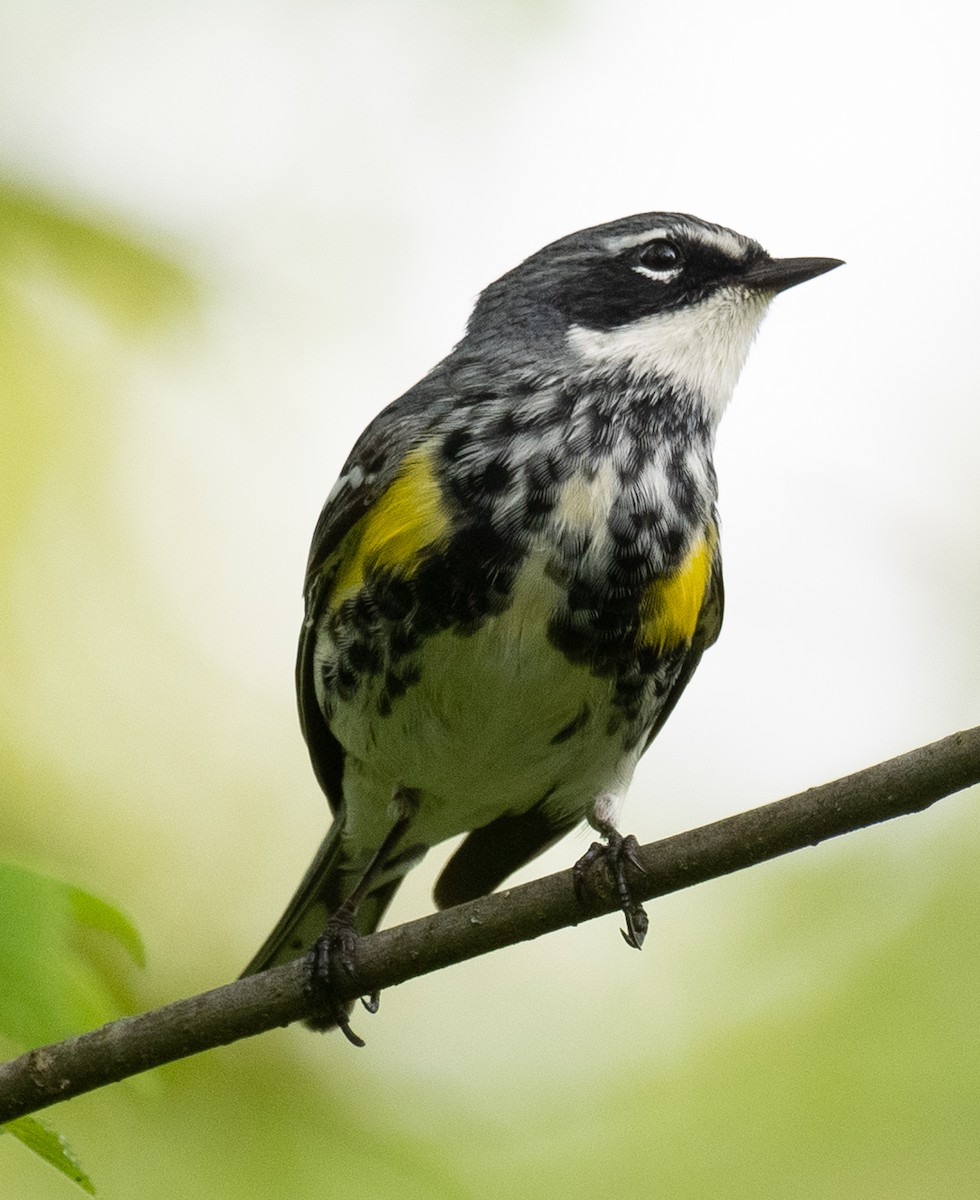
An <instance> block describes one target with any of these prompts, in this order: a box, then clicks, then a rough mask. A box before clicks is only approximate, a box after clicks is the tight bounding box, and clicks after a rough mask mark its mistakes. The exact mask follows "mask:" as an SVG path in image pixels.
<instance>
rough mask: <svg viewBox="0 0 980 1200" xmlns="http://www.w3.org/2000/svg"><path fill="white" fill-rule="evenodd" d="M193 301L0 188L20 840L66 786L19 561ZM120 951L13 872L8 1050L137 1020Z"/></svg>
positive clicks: (47, 1155) (100, 464)
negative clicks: (49, 741) (17, 626)
mask: <svg viewBox="0 0 980 1200" xmlns="http://www.w3.org/2000/svg"><path fill="white" fill-rule="evenodd" d="M192 295H193V289H192V287H191V284H190V281H189V277H188V276H187V275H186V273H185V272H184V271H183V270H182V269H181V268H180V267H178V266H177V265H175V264H174V263H173V262H172V261H171V260H170V259H169V258H168V257H167V256H166V255H164V254H160V253H158V252H157V251H155V250H153V249H150V248H148V247H147V246H146V245H144V244H143V243H142V242H141V241H140V240H139V239H137V238H136V237H134V236H132V235H131V234H130V233H128V232H127V231H125V230H123V229H122V228H121V227H119V225H118V224H117V223H116V222H114V221H112V220H110V219H106V218H105V217H104V216H101V215H100V216H97V217H86V216H83V215H79V214H78V213H72V212H69V211H67V210H66V208H64V207H63V206H60V205H57V204H54V203H51V202H50V201H48V200H47V199H45V198H44V197H42V196H39V195H36V194H32V193H30V192H28V191H27V190H25V189H23V188H18V187H13V186H10V185H8V184H3V183H0V479H2V481H3V501H2V504H0V585H2V587H0V627H3V628H5V629H6V637H5V638H4V642H3V645H2V646H0V666H2V667H3V668H4V670H3V676H4V677H5V678H4V684H5V686H4V687H2V688H0V715H4V716H7V717H8V719H6V720H4V732H3V736H2V737H0V780H2V787H3V793H4V794H3V803H4V806H5V810H6V812H7V814H8V824H7V828H6V830H5V832H6V833H7V834H8V835H10V834H11V833H12V832H13V829H15V828H16V823H15V822H14V823H13V829H12V828H11V820H10V818H12V817H13V816H14V814H16V813H18V812H21V813H30V814H32V816H33V819H34V820H35V822H43V821H44V820H45V819H47V816H48V814H49V813H50V807H49V805H50V792H51V789H52V784H53V782H54V781H52V780H51V779H49V778H47V777H46V776H47V771H46V765H45V764H43V763H38V762H35V761H33V755H31V754H30V752H29V751H28V752H26V753H25V749H24V747H22V746H20V745H18V744H17V743H16V740H15V738H14V737H13V736H12V734H11V727H12V726H13V724H14V722H13V721H11V720H10V719H9V714H12V713H16V712H17V710H18V707H19V706H21V705H23V703H24V700H25V697H24V695H23V690H22V687H21V686H19V685H20V684H22V681H23V680H24V679H25V678H29V677H30V674H31V667H30V662H29V660H24V659H23V658H22V656H21V649H22V648H21V647H19V646H17V645H16V642H15V640H14V638H13V636H12V632H11V631H12V626H13V624H14V623H13V622H11V621H9V620H7V612H6V606H7V605H8V603H9V602H10V600H9V598H10V596H11V595H12V594H13V593H14V591H15V588H13V587H12V586H11V585H10V579H11V578H13V577H14V576H15V573H16V570H17V566H18V561H19V559H18V552H19V551H21V550H22V548H23V545H24V544H26V543H25V539H26V538H27V537H28V534H29V530H30V526H31V522H32V520H33V519H34V513H35V508H36V502H37V499H38V497H39V496H41V495H43V494H44V490H45V488H46V487H47V486H48V484H49V481H50V479H51V477H52V474H53V473H54V472H55V471H56V470H57V467H58V464H59V461H60V458H61V456H62V455H63V453H64V449H65V447H66V446H75V447H76V448H81V453H79V454H78V456H77V461H78V462H80V463H81V464H83V468H84V469H83V471H82V472H80V480H81V481H82V483H83V486H84V480H85V479H98V478H99V477H100V475H101V474H102V473H103V472H104V464H105V461H106V452H107V446H106V444H105V442H104V440H103V435H102V433H101V432H100V431H101V429H102V428H103V417H104V415H105V414H106V413H107V412H108V411H109V410H110V409H111V408H112V404H113V398H114V390H115V387H116V384H117V379H118V372H119V368H120V365H121V363H122V362H123V361H124V357H125V348H126V346H127V345H128V344H130V343H131V341H132V339H133V338H134V337H137V336H138V337H140V338H143V339H145V338H146V337H147V336H148V335H150V334H151V333H153V332H154V331H155V330H157V329H159V328H161V327H162V325H163V324H164V323H165V322H168V321H170V320H171V319H172V318H173V316H174V315H175V314H176V313H178V312H182V311H185V310H186V308H187V305H188V302H189V301H190V300H191V298H192ZM18 798H19V799H20V801H21V804H20V805H18V803H17V801H18ZM120 948H121V949H122V951H123V952H124V953H125V955H127V956H128V957H129V958H130V959H132V960H134V961H135V962H136V963H138V964H140V965H142V963H143V946H142V943H141V941H140V937H139V934H138V933H137V932H136V929H135V928H134V927H133V925H132V924H131V922H130V921H129V920H128V919H127V918H126V917H125V916H124V915H123V914H122V913H121V912H119V910H118V909H116V908H114V907H113V906H112V905H110V904H108V903H106V901H104V900H102V899H100V898H99V897H97V896H95V895H93V894H91V893H90V892H88V891H85V890H83V889H82V888H78V887H74V886H72V885H70V884H66V883H63V882H61V881H60V880H57V879H54V878H51V877H49V876H47V875H44V874H40V873H38V872H36V871H32V870H29V869H27V868H26V867H22V866H14V865H11V864H2V863H0V980H2V987H0V1035H2V1036H3V1037H4V1038H5V1039H7V1040H9V1042H10V1043H11V1044H12V1045H14V1046H17V1047H19V1048H22V1049H23V1048H26V1047H30V1046H36V1045H40V1044H44V1043H47V1042H51V1041H57V1040H59V1039H61V1038H64V1037H66V1036H69V1035H71V1034H73V1033H77V1032H78V1031H79V1030H82V1029H87V1028H91V1027H92V1026H95V1025H99V1024H102V1023H103V1022H105V1021H108V1020H111V1019H113V1018H114V1017H116V1016H118V1015H119V1013H120V1010H121V1009H125V1008H127V1007H129V1006H130V1000H129V996H128V986H127V983H126V974H127V973H126V972H125V971H124V970H123V969H122V960H121V958H120V954H119V949H120ZM5 1128H6V1129H7V1131H8V1132H10V1133H12V1134H13V1135H14V1136H15V1137H16V1138H17V1139H18V1140H19V1141H21V1142H22V1143H23V1144H25V1145H26V1146H28V1147H29V1148H30V1149H31V1150H32V1151H33V1152H34V1153H35V1154H38V1155H39V1156H40V1157H41V1158H43V1159H44V1160H45V1161H47V1162H49V1163H50V1164H51V1165H53V1166H55V1167H57V1168H58V1170H60V1171H62V1172H63V1173H64V1174H66V1175H67V1176H68V1177H69V1178H71V1179H73V1180H75V1182H77V1183H78V1184H79V1185H80V1186H81V1187H83V1188H84V1189H85V1190H86V1191H89V1192H91V1191H92V1190H93V1188H92V1185H91V1182H90V1180H89V1179H88V1177H87V1175H85V1173H84V1172H83V1171H81V1169H80V1168H79V1167H78V1164H77V1163H76V1162H75V1160H74V1157H73V1156H72V1154H71V1153H70V1151H68V1149H67V1148H66V1146H65V1145H64V1143H63V1141H62V1139H61V1138H60V1136H59V1135H58V1134H56V1133H54V1132H52V1131H50V1130H48V1129H47V1128H45V1127H44V1126H43V1125H42V1124H40V1122H38V1121H35V1120H33V1119H30V1118H26V1119H24V1120H21V1121H16V1122H13V1123H11V1124H10V1125H8V1126H6V1127H5ZM4 1190H5V1189H4Z"/></svg>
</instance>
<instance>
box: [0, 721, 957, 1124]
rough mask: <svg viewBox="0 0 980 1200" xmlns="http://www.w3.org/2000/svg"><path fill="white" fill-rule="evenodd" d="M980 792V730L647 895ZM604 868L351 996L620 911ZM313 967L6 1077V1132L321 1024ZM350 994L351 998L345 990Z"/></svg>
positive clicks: (474, 912) (391, 949)
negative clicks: (158, 1071) (209, 1054)
mask: <svg viewBox="0 0 980 1200" xmlns="http://www.w3.org/2000/svg"><path fill="white" fill-rule="evenodd" d="M978 782H980V726H978V727H976V728H974V729H971V730H967V731H965V732H963V733H956V734H953V735H952V736H950V737H947V738H944V739H942V740H941V741H938V742H933V743H932V744H931V745H928V746H923V747H921V748H920V749H918V750H912V751H910V752H909V753H908V754H903V755H900V756H899V757H898V758H892V759H889V760H888V761H887V762H883V763H879V764H878V765H877V766H874V767H869V768H867V769H866V770H863V771H858V772H857V773H856V774H854V775H848V776H845V777H844V778H842V779H838V780H835V781H834V782H833V783H828V784H824V785H823V786H821V787H815V788H810V789H809V790H808V791H805V792H800V793H798V794H797V795H795V796H789V797H787V798H786V799H784V800H778V801H776V802H775V803H773V804H767V805H764V806H762V807H761V808H755V809H752V810H750V811H749V812H744V813H739V814H738V815H736V816H733V817H726V818H725V819H724V820H721V821H715V822H713V823H712V824H710V825H704V826H702V827H701V828H699V829H693V830H690V831H689V832H687V833H682V834H678V835H677V836H675V837H670V838H666V839H664V840H663V841H660V842H655V843H652V844H651V845H648V846H643V847H641V850H640V862H641V865H642V870H638V871H637V872H635V874H634V877H633V878H632V879H631V884H632V886H633V889H634V895H636V896H637V898H642V899H644V900H652V899H655V898H656V897H658V896H664V895H666V894H667V893H669V892H674V891H680V890H681V889H682V888H685V887H690V886H691V885H692V884H695V883H702V882H704V881H705V880H708V879H714V878H717V877H719V876H721V875H727V874H730V873H731V872H733V871H739V870H741V869H742V868H744V867H749V866H753V865H755V864H756V863H761V862H766V861H767V860H769V859H772V858H777V857H779V856H780V855H782V854H788V853H789V852H790V851H793V850H799V849H802V848H804V847H806V846H815V845H817V844H818V843H819V842H822V841H825V840H826V839H828V838H831V837H837V836H839V835H841V834H844V833H850V832H852V831H853V830H856V829H861V828H863V827H865V826H868V825H873V824H876V823H878V822H881V821H887V820H890V819H891V818H893V817H898V816H902V815H905V814H908V813H913V812H919V811H921V810H922V809H925V808H928V807H929V806H930V805H931V804H933V803H935V801H937V800H940V799H942V798H943V797H944V796H948V795H950V794H951V793H953V792H956V791H959V790H960V789H962V788H965V787H969V786H971V785H972V784H975V783H978ZM616 908H617V902H616V899H615V896H614V894H613V891H612V888H611V887H610V886H609V880H608V878H607V877H606V875H605V872H604V871H603V870H600V871H599V872H597V875H596V892H595V897H594V901H591V902H590V903H589V905H588V907H583V905H582V904H581V903H580V902H579V900H578V899H577V898H576V894H575V889H574V887H573V884H572V872H571V871H570V870H567V871H560V872H559V873H558V874H556V875H550V876H547V877H546V878H544V879H538V880H535V881H534V882H533V883H528V884H524V885H522V886H521V887H514V888H510V889H508V890H506V891H503V892H497V893H495V894H494V895H492V896H487V897H484V898H483V899H480V900H475V901H472V902H471V903H469V904H462V905H459V906H458V907H457V908H451V909H447V910H445V911H444V912H441V913H435V914H433V915H431V916H428V917H424V918H422V919H421V920H417V921H412V922H409V923H408V924H405V925H399V926H397V927H395V928H393V929H385V930H382V931H381V932H379V933H375V934H372V935H371V936H370V937H366V938H363V939H362V940H361V941H360V943H359V945H358V948H357V954H356V964H355V966H356V969H355V972H354V974H353V976H352V977H351V980H350V985H349V987H347V988H345V989H343V994H344V995H346V997H348V998H351V999H353V998H355V997H357V996H359V995H365V994H367V993H369V992H372V991H375V990H380V989H383V988H389V987H393V986H394V985H395V984H399V983H404V982H405V981H406V980H408V979H413V978H415V977H417V976H420V975H425V974H428V973H429V972H430V971H437V970H440V969H441V968H442V967H447V966H450V965H452V964H453V963H457V962H462V961H464V960H465V959H469V958H475V957H476V956H477V955H480V954H487V953H488V952H489V951H491V950H497V949H500V948H501V947H503V946H509V945H513V944H515V943H517V942H521V941H527V940H529V939H531V938H536V937H540V936H541V935H542V934H544V933H550V932H552V931H553V930H556V929H561V928H563V927H564V926H567V925H577V924H578V923H579V922H581V921H584V920H589V919H591V918H593V917H597V916H601V915H603V914H605V913H610V912H613V911H615V910H616ZM306 974H307V962H306V959H305V958H304V959H298V960H297V961H295V962H292V963H287V964H286V965H284V966H280V967H275V968H273V969H272V970H270V971H266V972H264V973H263V974H261V975H254V976H251V977H249V978H247V979H239V980H236V981H235V982H234V983H229V984H225V985H224V986H223V987H219V988H215V989H214V990H213V991H209V992H204V993H202V994H201V995H199V996H192V997H190V998H188V999H185V1000H178V1001H176V1002H175V1003H173V1004H168V1005H166V1006H165V1007H163V1008H159V1009H155V1010H153V1011H152V1012H148V1013H143V1014H142V1015H140V1016H137V1017H125V1018H123V1019H122V1020H118V1021H113V1022H112V1023H111V1024H109V1025H104V1026H103V1027H102V1028H101V1029H97V1030H94V1031H93V1032H92V1033H84V1034H81V1035H79V1036H78V1037H73V1038H69V1039H67V1040H66V1041H64V1042H59V1043H57V1044H56V1045H52V1046H44V1047H42V1048H40V1049H37V1050H31V1051H29V1052H28V1053H27V1054H23V1055H21V1056H20V1057H19V1058H16V1059H13V1060H12V1061H11V1062H8V1063H6V1064H4V1065H2V1066H0V1123H3V1122H5V1121H9V1120H12V1119H13V1118H15V1117H19V1116H24V1115H25V1114H27V1113H31V1112H35V1111H37V1110H38V1109H40V1108H44V1107H46V1106H47V1105H49V1104H54V1103H57V1102H58V1101H61V1100H66V1099H69V1098H70V1097H72V1096H78V1095H80V1094H82V1093H84V1092H88V1091H91V1090H93V1089H95V1088H98V1087H102V1086H104V1085H105V1084H108V1083H115V1082H117V1081H118V1080H120V1079H125V1078H127V1077H128V1076H130V1075H136V1074H139V1073H140V1072H141V1071H146V1070H149V1069H150V1068H151V1067H156V1066H160V1065H161V1064H162V1063H166V1062H172V1061H173V1060H175V1059H178V1058H185V1057H187V1056H189V1055H191V1054H197V1053H199V1052H200V1051H202V1050H208V1049H211V1048H213V1047H215V1046H221V1045H225V1044H227V1043H229V1042H233V1041H237V1040H238V1039H239V1038H244V1037H251V1036H254V1035H255V1034H258V1033H263V1032H265V1031H266V1030H268V1029H273V1028H275V1027H276V1026H279V1025H288V1024H290V1023H291V1022H293V1021H297V1020H299V1019H301V1018H302V1017H305V1016H309V1015H310V1013H311V1002H310V999H309V997H308V995H307V992H306V986H305V984H306ZM338 991H341V989H340V988H338Z"/></svg>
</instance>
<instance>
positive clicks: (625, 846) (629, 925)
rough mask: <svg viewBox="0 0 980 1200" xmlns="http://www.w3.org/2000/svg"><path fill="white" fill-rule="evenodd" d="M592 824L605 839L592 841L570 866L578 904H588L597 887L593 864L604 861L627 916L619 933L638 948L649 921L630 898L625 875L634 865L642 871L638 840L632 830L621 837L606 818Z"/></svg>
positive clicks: (644, 910) (639, 904) (644, 911)
mask: <svg viewBox="0 0 980 1200" xmlns="http://www.w3.org/2000/svg"><path fill="white" fill-rule="evenodd" d="M593 824H594V825H595V827H596V829H597V830H598V832H599V833H601V834H602V836H603V837H604V838H605V841H604V842H593V843H592V845H591V846H590V847H589V848H588V850H586V852H585V853H584V854H583V855H582V857H581V858H580V859H579V860H578V862H577V863H576V864H575V866H574V867H573V868H572V880H573V882H574V885H575V895H576V896H577V897H578V900H579V903H580V904H582V905H585V906H588V905H589V900H590V894H594V893H595V892H596V891H599V890H600V889H599V888H597V887H596V885H595V882H594V876H593V871H594V868H595V864H596V863H598V862H601V863H603V864H604V866H605V868H606V869H607V870H608V872H609V874H610V875H611V876H612V882H613V886H614V888H615V890H616V896H617V898H618V899H619V907H620V908H621V909H622V910H623V916H624V917H625V918H626V928H625V929H621V930H620V933H621V934H622V935H623V939H624V940H625V942H626V944H627V946H632V947H633V949H634V950H640V949H641V948H642V946H643V940H644V938H645V937H646V935H647V930H648V929H649V928H650V920H649V918H648V917H647V914H646V909H645V908H644V907H643V905H642V904H641V903H640V902H639V901H638V900H635V899H634V898H633V893H632V892H631V890H630V885H629V880H628V879H627V878H626V872H627V868H628V867H633V868H634V869H635V870H637V871H642V870H643V864H642V863H641V862H640V855H639V850H640V846H639V843H638V842H637V840H636V838H635V837H634V836H633V835H632V834H631V833H630V834H627V835H626V836H625V837H624V836H623V835H622V834H621V833H620V832H619V831H618V830H617V829H615V828H614V827H613V826H612V825H611V824H609V823H608V822H606V821H599V820H597V819H596V820H594V821H593Z"/></svg>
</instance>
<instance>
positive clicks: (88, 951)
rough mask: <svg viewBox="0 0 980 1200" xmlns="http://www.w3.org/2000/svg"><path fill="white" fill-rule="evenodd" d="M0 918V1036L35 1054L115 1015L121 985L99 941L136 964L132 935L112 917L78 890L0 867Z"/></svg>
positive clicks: (114, 913)
mask: <svg viewBox="0 0 980 1200" xmlns="http://www.w3.org/2000/svg"><path fill="white" fill-rule="evenodd" d="M0 912H2V913H3V920H2V921H0V978H2V979H3V981H4V987H3V990H2V992H0V1033H2V1034H3V1035H4V1036H5V1037H7V1038H9V1039H10V1040H11V1041H12V1042H15V1043H16V1044H17V1045H19V1046H24V1047H26V1046H37V1045H42V1044H44V1043H45V1042H52V1041H57V1040H59V1039H60V1038H64V1037H68V1036H70V1035H71V1034H73V1033H77V1032H78V1031H79V1030H80V1029H88V1028H91V1027H92V1026H94V1025H100V1024H103V1023H104V1022H105V1021H108V1020H111V1019H112V1018H113V1017H115V1016H117V1015H118V1012H119V997H120V989H121V980H120V978H119V974H118V971H117V970H115V969H114V968H113V967H112V965H111V964H110V963H109V962H108V961H107V960H106V957H105V955H104V951H105V949H106V947H105V945H104V936H103V937H102V938H101V939H100V937H99V936H98V935H109V936H110V937H111V938H112V939H114V940H115V941H116V942H117V943H118V944H119V945H121V946H122V947H123V948H124V949H125V951H126V952H127V954H129V956H130V957H132V958H133V959H134V960H135V961H136V962H137V963H139V964H142V962H143V947H142V944H141V942H140V938H139V934H138V933H137V932H136V930H135V928H134V927H133V925H132V924H131V923H130V922H129V920H127V918H126V917H125V916H123V914H122V913H121V912H119V911H118V909H115V908H113V907H112V905H110V904H107V903H106V902H105V901H104V900H100V899H99V898H98V897H97V896H93V895H91V894H90V893H88V892H85V891H83V890H82V889H81V888H77V887H73V886H71V885H70V884H66V883H62V882H61V881H60V880H57V879H51V878H50V877H48V876H46V875H41V874H39V873H38V872H36V871H31V870H28V869H27V868H25V867H18V866H12V865H11V864H9V863H0ZM93 935H96V936H93Z"/></svg>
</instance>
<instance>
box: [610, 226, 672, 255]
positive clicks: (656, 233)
mask: <svg viewBox="0 0 980 1200" xmlns="http://www.w3.org/2000/svg"><path fill="white" fill-rule="evenodd" d="M669 233H670V230H669V229H661V228H659V227H655V228H653V229H648V230H646V232H644V233H625V234H623V235H622V236H621V237H614V238H609V239H608V241H606V242H604V243H603V245H604V246H605V247H606V249H607V250H608V251H609V253H610V254H618V253H619V252H620V250H629V249H630V248H631V247H633V246H642V245H643V243H644V242H652V241H653V239H654V238H662V237H667V236H668V234H669Z"/></svg>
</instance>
